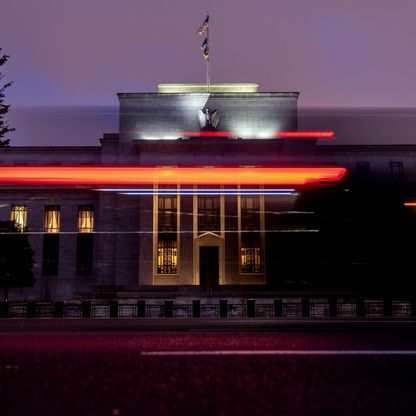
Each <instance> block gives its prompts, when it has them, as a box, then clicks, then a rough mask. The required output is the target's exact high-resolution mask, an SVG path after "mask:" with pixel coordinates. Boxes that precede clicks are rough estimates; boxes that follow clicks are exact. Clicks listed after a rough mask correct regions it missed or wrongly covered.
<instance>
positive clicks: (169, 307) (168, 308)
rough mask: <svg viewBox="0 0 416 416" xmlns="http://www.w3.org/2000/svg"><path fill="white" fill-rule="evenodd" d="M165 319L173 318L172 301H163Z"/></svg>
mask: <svg viewBox="0 0 416 416" xmlns="http://www.w3.org/2000/svg"><path fill="white" fill-rule="evenodd" d="M165 318H173V300H165Z"/></svg>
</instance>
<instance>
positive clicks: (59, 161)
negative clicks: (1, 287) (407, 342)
mask: <svg viewBox="0 0 416 416" xmlns="http://www.w3.org/2000/svg"><path fill="white" fill-rule="evenodd" d="M118 98H119V101H120V117H119V120H120V123H119V132H118V133H112V134H104V135H103V137H102V139H101V140H100V145H99V146H94V147H74V146H67V147H10V148H6V149H0V186H1V194H0V220H10V219H11V220H13V221H15V222H16V224H17V225H18V226H19V227H21V229H22V230H23V231H22V232H27V233H28V234H29V239H30V243H31V245H32V248H33V249H34V251H35V253H36V254H35V259H36V264H35V268H34V272H35V276H36V284H35V286H34V287H33V288H30V289H16V290H13V291H12V292H11V299H36V300H46V299H75V298H95V297H100V296H101V297H104V296H108V297H131V298H137V297H141V296H146V295H149V296H154V295H155V293H159V294H161V295H168V296H175V295H177V294H182V295H183V294H192V295H193V296H195V295H196V296H213V295H221V294H237V295H239V296H245V295H255V294H256V293H257V294H261V295H265V294H268V293H270V294H272V293H276V292H279V293H282V292H285V293H300V292H302V293H304V292H305V291H309V292H313V293H317V292H325V293H327V292H330V291H340V290H341V291H344V292H345V293H349V292H352V291H353V292H354V291H355V292H356V291H359V290H368V287H370V286H371V285H373V284H374V282H377V273H378V272H377V267H376V264H378V263H379V264H381V265H383V267H391V268H392V270H393V268H394V267H395V265H396V266H397V263H398V261H399V260H398V259H399V258H400V259H401V258H402V254H403V256H404V255H405V253H406V252H405V250H404V251H403V252H399V251H400V250H398V249H397V247H399V246H400V247H401V245H400V244H393V245H394V246H395V247H396V250H387V249H385V247H386V243H385V242H386V239H387V240H388V239H391V238H396V237H397V238H399V239H400V238H401V236H402V234H400V233H401V232H402V230H405V229H406V230H410V229H411V227H412V226H413V223H412V221H413V219H412V218H413V216H412V214H413V212H412V211H413V210H414V205H416V204H415V203H414V202H413V201H416V193H415V192H414V191H413V183H414V180H415V177H416V169H415V167H416V164H415V162H416V160H415V157H416V146H382V145H380V146H345V145H344V146H337V145H336V136H334V132H331V131H326V130H325V126H322V130H321V131H299V130H298V128H297V99H298V93H296V92H276V93H266V92H259V91H258V85H257V84H214V85H212V86H211V90H210V93H207V92H206V86H204V85H199V84H162V85H159V86H158V92H157V93H120V94H118ZM335 133H336V132H335ZM333 139H334V144H332V143H331V144H329V143H330V140H333ZM380 221H382V224H383V225H381V223H380ZM396 221H397V224H396ZM383 229H385V231H383V232H382V231H380V230H383ZM383 242H384V243H383ZM390 243H391V241H390ZM387 245H388V246H389V242H387ZM383 247H384V248H383ZM389 247H390V246H389ZM393 252H394V253H395V254H394V255H392V254H391V253H393ZM386 253H389V256H390V258H391V259H392V260H391V261H388V260H387V259H386V258H385V257H383V256H384V255H386ZM380 256H381V258H380ZM395 256H396V257H395ZM378 258H380V261H379V262H378V260H377V259H378ZM377 262H378V263H377ZM403 264H404V263H403ZM385 270H386V269H385ZM389 270H390V269H389ZM383 282H384V280H383ZM381 286H382V287H384V286H385V283H383V284H382V285H381Z"/></svg>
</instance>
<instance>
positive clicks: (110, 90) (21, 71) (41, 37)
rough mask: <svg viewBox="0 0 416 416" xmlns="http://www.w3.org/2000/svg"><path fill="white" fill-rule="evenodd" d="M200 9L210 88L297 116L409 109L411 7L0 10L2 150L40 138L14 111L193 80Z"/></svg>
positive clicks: (263, 0) (9, 0)
mask: <svg viewBox="0 0 416 416" xmlns="http://www.w3.org/2000/svg"><path fill="white" fill-rule="evenodd" d="M207 9H208V10H209V12H210V41H211V42H210V57H211V65H212V66H211V67H212V82H258V83H259V84H260V90H261V91H299V92H300V93H301V94H300V99H299V105H300V106H301V107H330V108H333V107H343V108H351V107H363V106H364V107H371V108H374V107H384V108H391V107H405V108H414V107H416V83H415V81H414V73H415V68H416V53H415V52H414V51H415V46H414V44H415V40H416V25H415V23H414V22H415V16H416V2H415V1H414V0H397V1H394V2H393V1H392V0H360V1H358V0H339V1H333V0H281V1H276V0H259V1H252V0H250V1H248V0H209V1H202V0H175V1H172V0H151V1H149V0H119V1H114V0H111V1H110V0H71V1H63V0H61V1H60V0H36V1H34V0H2V1H1V14H0V47H1V48H3V52H4V53H7V54H9V55H10V60H9V62H8V63H7V64H6V65H5V66H3V67H2V71H3V72H4V73H6V75H7V77H6V80H13V81H14V84H13V86H12V87H11V88H9V89H8V91H7V101H8V103H10V104H11V105H12V106H15V108H16V112H15V114H11V116H10V121H11V122H13V123H15V127H16V128H17V129H19V128H20V134H18V132H17V131H16V133H15V134H14V138H13V141H14V144H16V145H17V144H19V145H23V144H30V143H27V140H29V141H30V142H31V143H35V144H44V143H46V142H44V139H42V138H40V137H39V136H40V135H43V136H45V134H50V133H51V132H47V133H46V132H45V131H42V129H40V130H37V128H36V126H34V125H31V124H29V125H28V118H30V117H26V116H25V117H23V116H22V114H23V113H21V111H22V109H19V107H21V106H36V107H38V106H39V108H43V107H40V106H45V105H47V106H56V105H59V106H74V105H75V106H85V105H87V106H97V105H99V106H116V105H117V96H116V93H117V92H155V91H156V85H157V83H160V82H204V81H205V62H204V60H203V58H202V56H201V52H200V46H201V43H202V41H203V38H202V37H200V36H198V35H197V34H196V29H197V28H198V26H199V25H200V23H201V22H202V21H203V19H204V17H205V10H207ZM107 108H110V107H107ZM32 110H33V108H32ZM19 111H20V113H19ZM90 112H94V111H93V110H90ZM115 112H116V110H114V111H108V110H105V111H101V113H100V114H101V115H97V116H94V117H95V119H94V120H92V119H89V121H88V122H87V123H85V124H84V131H83V132H82V134H81V136H83V137H82V138H80V137H79V134H78V135H77V131H74V132H73V134H74V135H77V139H76V140H82V142H83V143H84V142H85V140H86V141H88V143H85V144H98V142H97V138H98V137H99V136H98V135H99V133H98V130H97V132H95V130H94V129H93V130H89V128H87V127H88V124H89V123H90V124H94V123H98V124H96V126H98V125H99V126H100V127H99V128H100V131H101V132H102V131H103V130H106V131H108V129H110V131H114V130H116V129H117V125H116V124H114V123H115V121H116V119H117V117H116V113H115ZM105 113H112V114H107V116H108V118H107V119H105V118H106V117H107V116H105V115H104V116H103V114H105ZM36 119H38V117H37V116H36V115H35V116H33V120H36ZM104 119H105V120H104ZM100 120H101V121H100ZM100 123H102V124H101V125H100ZM55 124H56V123H55ZM30 126H32V133H31V135H32V138H31V139H29V138H28V132H29V128H30ZM322 127H325V126H322ZM38 128H40V126H38ZM52 133H53V132H52ZM91 134H94V135H95V137H90V135H91ZM55 135H56V134H55ZM34 136H36V137H34ZM42 140H43V141H42ZM76 140H75V142H72V144H79V143H78V142H77V141H76ZM60 144H63V143H60Z"/></svg>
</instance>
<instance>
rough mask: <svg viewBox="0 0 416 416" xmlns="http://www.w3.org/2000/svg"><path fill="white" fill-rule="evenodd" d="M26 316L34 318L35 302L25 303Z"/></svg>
mask: <svg viewBox="0 0 416 416" xmlns="http://www.w3.org/2000/svg"><path fill="white" fill-rule="evenodd" d="M26 316H27V317H28V318H36V302H27V305H26Z"/></svg>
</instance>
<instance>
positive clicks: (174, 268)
mask: <svg viewBox="0 0 416 416" xmlns="http://www.w3.org/2000/svg"><path fill="white" fill-rule="evenodd" d="M162 189H169V188H167V187H166V188H165V187H163V188H162ZM170 189H172V188H170ZM157 209H158V211H157V252H156V263H157V273H158V274H177V273H178V235H177V232H178V197H177V196H176V195H158V197H157Z"/></svg>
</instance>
